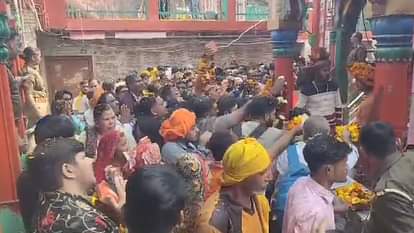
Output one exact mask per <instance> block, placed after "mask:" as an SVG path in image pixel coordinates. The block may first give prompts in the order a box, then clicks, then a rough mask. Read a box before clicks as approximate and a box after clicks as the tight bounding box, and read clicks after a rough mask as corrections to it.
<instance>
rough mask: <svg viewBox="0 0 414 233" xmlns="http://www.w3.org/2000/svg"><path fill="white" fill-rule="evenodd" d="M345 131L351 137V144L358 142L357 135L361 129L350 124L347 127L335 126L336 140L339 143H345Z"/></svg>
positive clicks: (356, 125) (355, 124)
mask: <svg viewBox="0 0 414 233" xmlns="http://www.w3.org/2000/svg"><path fill="white" fill-rule="evenodd" d="M345 131H348V132H349V134H350V137H351V141H352V142H358V141H359V135H360V131H361V127H360V125H359V124H357V123H351V124H349V125H340V126H336V128H335V132H336V139H337V140H338V141H341V142H345Z"/></svg>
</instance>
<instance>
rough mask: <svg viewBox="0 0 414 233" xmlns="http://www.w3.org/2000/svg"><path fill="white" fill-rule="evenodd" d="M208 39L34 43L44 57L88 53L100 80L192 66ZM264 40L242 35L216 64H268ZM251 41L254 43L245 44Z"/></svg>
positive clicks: (221, 41)
mask: <svg viewBox="0 0 414 233" xmlns="http://www.w3.org/2000/svg"><path fill="white" fill-rule="evenodd" d="M233 39H234V38H228V39H227V38H226V39H223V38H219V39H214V40H215V41H216V42H217V43H219V44H227V43H229V42H230V41H231V40H233ZM210 40H211V39H197V38H188V39H183V38H180V39H177V38H168V39H150V40H148V39H146V40H143V39H141V40H120V39H106V40H93V41H84V42H82V41H73V40H69V39H62V38H58V37H53V36H48V35H40V36H38V44H39V47H40V48H41V50H42V53H43V55H44V56H92V59H93V70H94V74H95V77H97V78H98V79H101V80H105V79H117V78H122V77H125V75H126V74H128V73H129V72H131V71H134V70H138V71H140V70H142V69H144V68H145V67H148V66H156V65H177V66H181V65H182V66H184V65H189V64H191V65H196V64H197V62H198V59H199V57H200V55H201V53H202V50H203V46H204V44H206V43H207V42H209V41H210ZM264 40H269V38H266V37H261V38H251V37H250V38H245V39H242V40H240V41H238V43H237V44H235V45H233V46H231V47H229V48H225V49H220V51H219V52H218V54H217V55H216V63H217V64H219V65H220V66H224V65H225V64H228V63H230V61H231V60H232V59H233V58H234V59H236V60H237V61H239V63H240V64H249V63H261V62H264V63H271V62H272V48H271V45H270V43H262V42H259V43H258V41H264ZM252 42H256V44H250V45H248V46H246V45H245V44H246V43H252ZM242 44H243V45H242ZM46 65H47V64H46Z"/></svg>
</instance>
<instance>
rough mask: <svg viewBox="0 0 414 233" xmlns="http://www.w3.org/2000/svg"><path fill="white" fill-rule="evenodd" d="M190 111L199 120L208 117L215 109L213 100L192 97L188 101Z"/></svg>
mask: <svg viewBox="0 0 414 233" xmlns="http://www.w3.org/2000/svg"><path fill="white" fill-rule="evenodd" d="M186 105H187V108H188V110H190V111H192V112H194V113H195V114H196V116H197V119H201V118H204V117H206V116H207V115H208V114H209V113H210V112H211V110H212V109H213V106H214V103H213V100H212V99H211V98H209V97H205V96H203V97H198V96H197V97H192V98H190V99H189V100H188V101H187V104H186Z"/></svg>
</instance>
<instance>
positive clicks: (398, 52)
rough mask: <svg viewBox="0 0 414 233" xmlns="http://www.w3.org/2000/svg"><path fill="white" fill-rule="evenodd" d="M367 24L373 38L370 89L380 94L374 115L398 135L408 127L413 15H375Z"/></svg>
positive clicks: (403, 133)
mask: <svg viewBox="0 0 414 233" xmlns="http://www.w3.org/2000/svg"><path fill="white" fill-rule="evenodd" d="M371 26H372V33H373V36H374V39H375V40H377V50H376V67H375V90H374V91H376V92H377V93H378V92H380V93H381V95H380V96H381V98H380V100H379V105H378V106H377V107H378V110H377V112H378V116H377V117H378V119H379V120H381V121H385V122H388V123H391V124H392V125H393V127H394V129H395V130H396V132H397V134H398V136H400V137H401V136H404V135H405V134H406V132H407V129H408V128H407V125H408V115H409V106H410V102H409V97H410V93H411V86H410V83H411V79H412V66H413V63H412V57H413V29H414V15H384V16H377V17H374V18H372V19H371Z"/></svg>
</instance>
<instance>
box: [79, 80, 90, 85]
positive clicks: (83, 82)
mask: <svg viewBox="0 0 414 233" xmlns="http://www.w3.org/2000/svg"><path fill="white" fill-rule="evenodd" d="M85 84H89V81H88V80H85V79H84V80H82V81H80V82H79V85H80V86H82V85H85Z"/></svg>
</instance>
